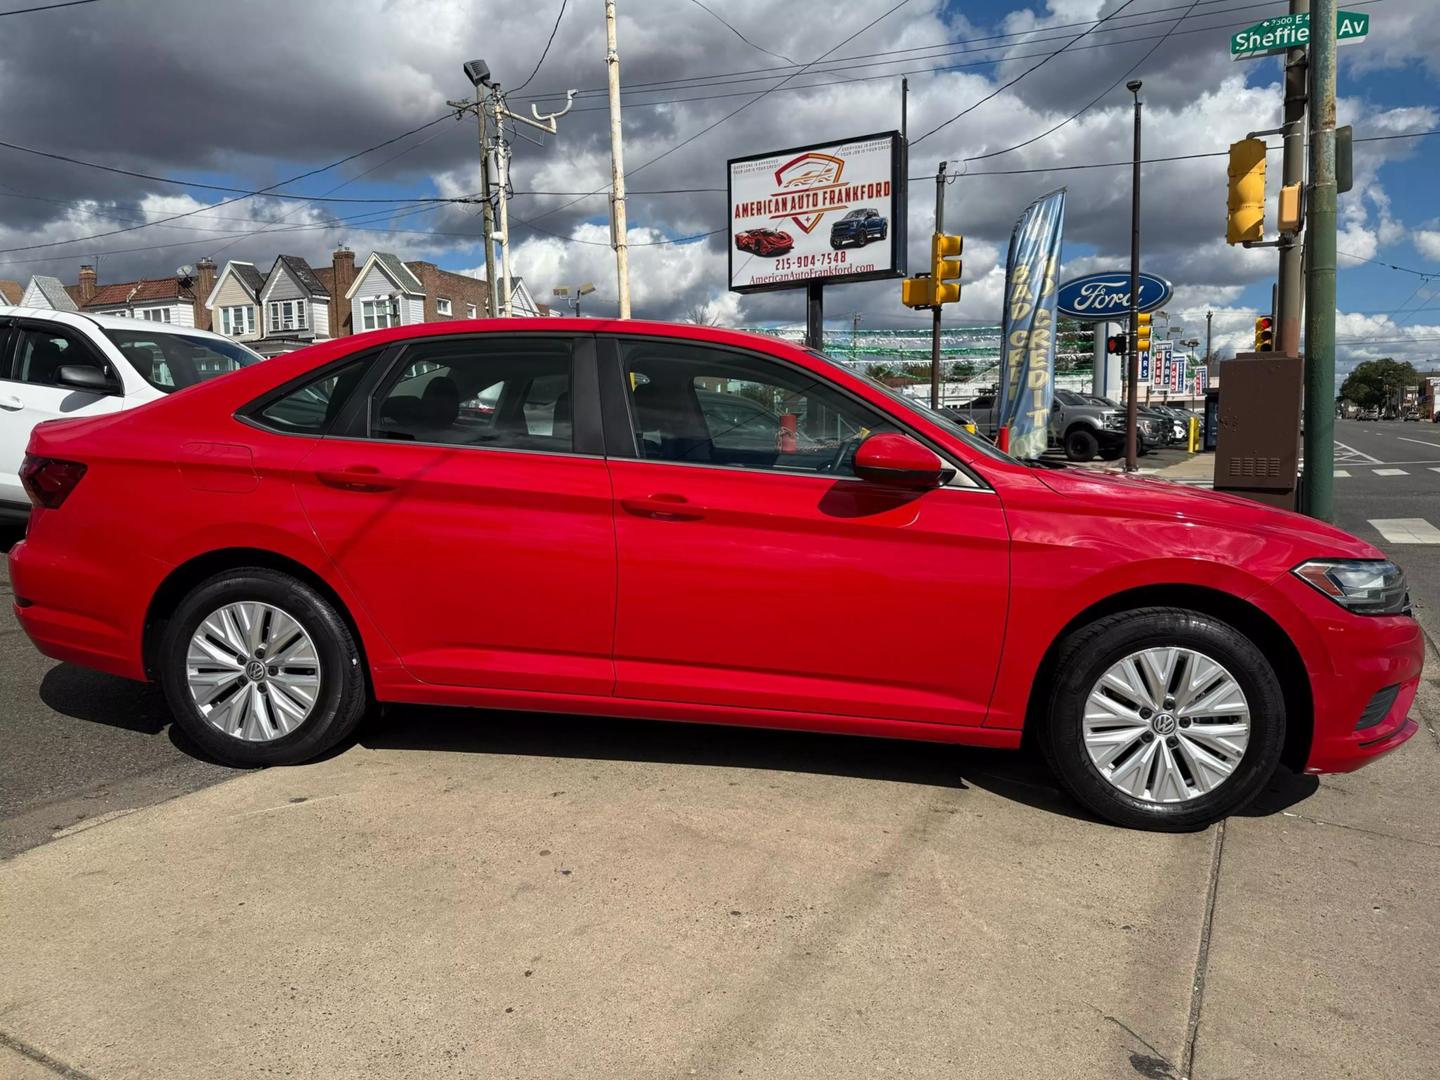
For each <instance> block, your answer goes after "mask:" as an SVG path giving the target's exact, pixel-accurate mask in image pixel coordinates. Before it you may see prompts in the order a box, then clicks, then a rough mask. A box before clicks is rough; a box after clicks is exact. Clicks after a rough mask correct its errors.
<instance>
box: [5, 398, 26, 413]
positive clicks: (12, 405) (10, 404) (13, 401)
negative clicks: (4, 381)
mask: <svg viewBox="0 0 1440 1080" xmlns="http://www.w3.org/2000/svg"><path fill="white" fill-rule="evenodd" d="M23 408H25V402H23V401H21V400H20V399H19V398H18V397H16V396H15V395H14V394H6V395H5V396H4V397H0V409H9V410H10V411H11V412H19V411H20V410H21V409H23Z"/></svg>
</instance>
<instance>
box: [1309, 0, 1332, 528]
mask: <svg viewBox="0 0 1440 1080" xmlns="http://www.w3.org/2000/svg"><path fill="white" fill-rule="evenodd" d="M1335 15H1336V4H1335V0H1315V2H1314V4H1313V5H1312V10H1311V15H1310V72H1309V74H1310V208H1309V213H1308V214H1307V215H1306V220H1305V257H1306V262H1307V265H1306V271H1305V475H1304V482H1303V483H1302V484H1301V487H1300V494H1301V507H1302V509H1303V510H1304V512H1305V513H1307V514H1309V515H1310V516H1311V517H1314V518H1319V519H1320V520H1322V521H1330V520H1331V519H1332V518H1333V517H1334V515H1335V507H1334V494H1335V491H1334V488H1335V217H1336V211H1335V201H1336V184H1335V44H1336V43H1335Z"/></svg>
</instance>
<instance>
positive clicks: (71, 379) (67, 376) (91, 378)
mask: <svg viewBox="0 0 1440 1080" xmlns="http://www.w3.org/2000/svg"><path fill="white" fill-rule="evenodd" d="M60 385H61V386H68V387H70V388H71V389H72V390H86V391H89V392H90V393H92V394H108V393H110V391H112V390H114V389H115V384H114V383H113V382H111V380H110V377H109V376H108V375H106V374H105V372H103V371H101V370H100V369H99V368H98V367H91V366H90V365H89V364H61V365H60Z"/></svg>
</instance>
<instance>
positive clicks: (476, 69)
mask: <svg viewBox="0 0 1440 1080" xmlns="http://www.w3.org/2000/svg"><path fill="white" fill-rule="evenodd" d="M465 75H466V77H467V78H468V79H469V80H470V84H471V85H472V86H473V87H475V101H474V104H473V105H472V104H471V103H469V102H465V101H451V102H447V104H449V105H450V106H451V107H452V108H456V109H459V110H461V111H462V112H463V111H465V110H466V109H470V108H473V109H474V110H475V120H476V122H477V123H478V124H479V127H480V211H481V216H482V220H483V222H484V232H485V308H486V314H488V315H489V316H490V317H491V318H492V319H493V318H495V317H496V316H497V315H499V314H500V305H499V297H498V296H497V295H496V293H495V205H494V203H493V202H492V201H491V200H492V199H493V197H494V196H493V194H492V184H491V179H490V147H489V145H488V143H489V141H490V140H489V131H488V130H487V129H488V128H489V126H490V125H489V118H488V117H487V116H486V113H485V92H484V91H483V90H481V89H480V88H481V87H482V86H487V87H488V86H489V85H490V65H489V64H487V63H485V61H484V60H470V61H468V62H466V64H465Z"/></svg>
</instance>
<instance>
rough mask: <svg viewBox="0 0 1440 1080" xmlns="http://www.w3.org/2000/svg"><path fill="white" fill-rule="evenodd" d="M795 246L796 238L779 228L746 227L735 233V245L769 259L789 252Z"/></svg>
mask: <svg viewBox="0 0 1440 1080" xmlns="http://www.w3.org/2000/svg"><path fill="white" fill-rule="evenodd" d="M794 246H795V241H794V239H792V238H791V236H790V234H789V233H787V232H781V231H780V230H778V229H746V230H745V231H744V232H742V233H736V234H735V247H736V248H737V249H738V250H740V251H748V252H749V253H750V254H752V255H763V256H765V257H766V258H767V259H768V258H774V257H775V256H777V255H786V254H789V252H790V249H791V248H793V247H794Z"/></svg>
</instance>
